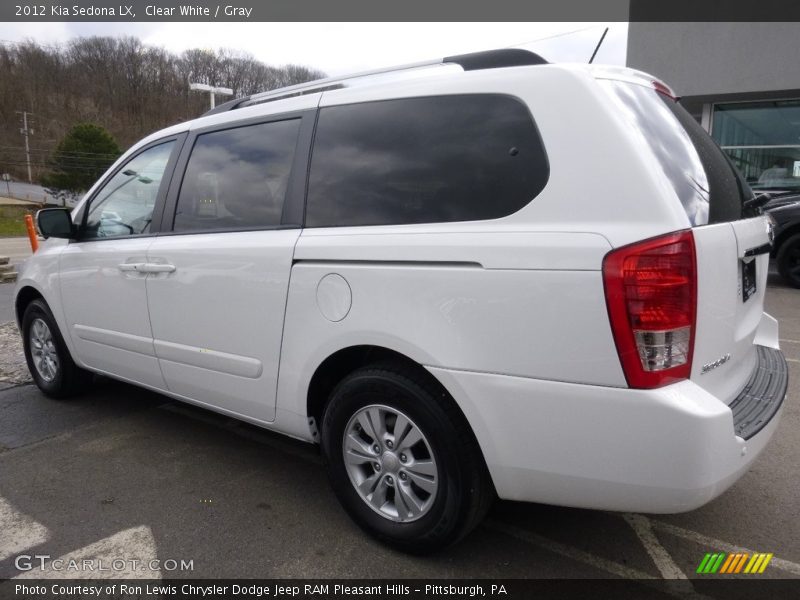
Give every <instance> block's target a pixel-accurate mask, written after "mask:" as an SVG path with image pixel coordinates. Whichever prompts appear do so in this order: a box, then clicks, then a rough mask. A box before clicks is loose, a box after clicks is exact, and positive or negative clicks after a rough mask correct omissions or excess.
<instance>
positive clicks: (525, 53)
mask: <svg viewBox="0 0 800 600" xmlns="http://www.w3.org/2000/svg"><path fill="white" fill-rule="evenodd" d="M446 64H456V65H460V66H461V68H462V69H464V70H465V71H478V70H483V69H497V68H502V67H521V66H528V65H546V64H548V62H547V61H546V60H545V59H544V58H542V57H541V56H539V55H538V54H536V53H534V52H531V51H530V50H523V49H522V48H501V49H499V50H486V51H484V52H472V53H470V54H459V55H455V56H447V57H445V58H437V59H434V60H426V61H422V62H415V63H408V64H405V65H398V66H395V67H384V68H381V69H372V70H370V71H361V72H358V73H350V74H348V75H341V76H338V77H326V78H325V79H317V80H315V81H309V82H306V83H298V84H296V85H290V86H288V87H283V88H279V89H276V90H270V91H268V92H261V93H259V94H253V95H252V96H245V97H243V98H237V99H236V100H230V101H228V102H225V103H224V104H220V105H219V106H217V107H216V108H213V109H211V110H210V111H208V112H207V113H205V114H204V115H203V116H206V115H213V114H216V113H221V112H226V111H229V110H234V109H237V108H241V107H244V106H252V105H254V104H260V103H262V102H269V101H272V100H278V99H280V98H286V97H289V96H299V95H302V94H310V93H312V92H315V91H324V90H325V89H334V88H337V87H341V85H336V84H341V83H342V82H344V81H348V80H350V79H358V78H360V77H369V76H372V75H383V74H384V73H395V72H398V71H407V70H412V69H419V68H422V67H432V66H435V65H446Z"/></svg>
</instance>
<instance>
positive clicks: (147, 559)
mask: <svg viewBox="0 0 800 600" xmlns="http://www.w3.org/2000/svg"><path fill="white" fill-rule="evenodd" d="M157 558H158V556H157V554H156V541H155V538H153V532H152V531H150V528H149V527H147V526H146V525H141V526H139V527H133V528H131V529H126V530H124V531H120V532H119V533H115V534H114V535H112V536H109V537H107V538H104V539H102V540H100V541H98V542H94V543H92V544H89V545H88V546H84V547H83V548H81V549H79V550H75V551H74V552H70V553H69V554H65V555H64V556H60V557H58V558H57V559H54V560H50V561H47V562H46V563H45V565H44V568H43V569H39V568H38V564H37V568H35V569H32V570H30V571H25V572H24V573H22V574H20V575H17V576H16V577H14V579H161V570H160V569H152V568H150V567H151V566H156V563H155V562H154V561H157ZM85 561H88V563H87V562H85ZM54 564H55V565H57V566H58V568H55V567H54ZM73 564H74V565H76V568H70V565H73ZM86 564H90V565H92V568H86V567H84V565H86Z"/></svg>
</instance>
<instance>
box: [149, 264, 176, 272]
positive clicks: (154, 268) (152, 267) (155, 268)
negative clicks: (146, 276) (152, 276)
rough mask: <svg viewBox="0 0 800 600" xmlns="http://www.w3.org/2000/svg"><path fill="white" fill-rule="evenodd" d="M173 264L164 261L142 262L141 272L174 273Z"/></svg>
mask: <svg viewBox="0 0 800 600" xmlns="http://www.w3.org/2000/svg"><path fill="white" fill-rule="evenodd" d="M174 272H175V265H169V264H164V263H144V265H142V273H174Z"/></svg>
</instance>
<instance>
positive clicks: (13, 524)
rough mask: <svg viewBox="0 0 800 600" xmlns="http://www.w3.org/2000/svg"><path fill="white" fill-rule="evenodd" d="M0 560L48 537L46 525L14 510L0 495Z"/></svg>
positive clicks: (31, 546)
mask: <svg viewBox="0 0 800 600" xmlns="http://www.w3.org/2000/svg"><path fill="white" fill-rule="evenodd" d="M0 531H1V532H2V535H0V561H1V560H5V559H7V558H8V557H9V556H14V555H15V554H18V553H19V552H22V551H23V550H27V549H29V548H33V547H34V546H38V545H39V544H43V543H44V542H46V541H47V540H48V539H49V537H50V532H49V531H48V530H47V527H45V526H44V525H41V524H40V523H37V522H36V521H34V520H33V519H31V518H30V517H28V516H27V515H24V514H22V513H21V512H19V511H18V510H16V509H15V508H14V507H13V506H11V504H10V503H9V502H8V501H7V500H6V499H5V498H3V497H2V496H0Z"/></svg>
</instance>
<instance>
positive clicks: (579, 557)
mask: <svg viewBox="0 0 800 600" xmlns="http://www.w3.org/2000/svg"><path fill="white" fill-rule="evenodd" d="M483 525H484V526H485V527H488V528H489V529H491V530H494V531H498V532H500V533H504V534H506V535H510V536H511V537H514V538H517V539H519V540H522V541H523V542H528V543H529V544H533V545H534V546H539V547H540V548H543V549H545V550H548V551H549V552H553V553H554V554H558V555H560V556H564V557H566V558H571V559H572V560H574V561H577V562H581V563H584V564H586V565H589V566H590V567H594V568H595V569H598V570H600V571H605V572H606V573H610V574H611V575H616V576H617V577H622V578H624V579H658V578H657V577H655V576H654V575H650V574H649V573H645V572H644V571H640V570H638V569H634V568H633V567H629V566H627V565H623V564H620V563H618V562H614V561H613V560H608V559H606V558H602V557H600V556H596V555H594V554H590V553H589V552H586V551H584V550H581V549H579V548H575V547H573V546H569V545H567V544H562V543H561V542H556V541H554V540H551V539H549V538H546V537H544V536H541V535H539V534H538V533H533V532H532V531H527V530H525V529H522V528H520V527H515V526H514V525H509V524H507V523H501V522H500V521H496V520H494V519H486V521H485V522H484V524H483Z"/></svg>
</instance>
